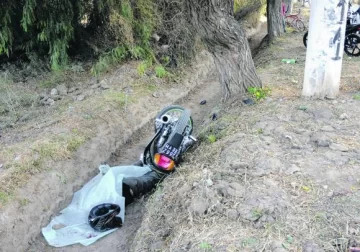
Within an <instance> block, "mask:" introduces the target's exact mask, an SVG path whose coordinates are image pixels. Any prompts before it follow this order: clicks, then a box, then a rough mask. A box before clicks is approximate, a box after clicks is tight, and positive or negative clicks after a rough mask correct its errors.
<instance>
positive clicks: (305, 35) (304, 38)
mask: <svg viewBox="0 0 360 252" xmlns="http://www.w3.org/2000/svg"><path fill="white" fill-rule="evenodd" d="M308 33H309V32H308V31H307V32H305V34H304V36H303V43H304V46H305V47H307V41H308Z"/></svg>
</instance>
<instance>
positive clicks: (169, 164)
mask: <svg viewBox="0 0 360 252" xmlns="http://www.w3.org/2000/svg"><path fill="white" fill-rule="evenodd" d="M154 163H155V165H156V166H157V167H159V168H161V169H164V170H166V171H171V170H173V169H174V168H175V162H174V160H172V159H171V158H168V157H167V156H164V155H162V154H160V153H156V154H155V156H154Z"/></svg>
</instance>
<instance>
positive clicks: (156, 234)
mask: <svg viewBox="0 0 360 252" xmlns="http://www.w3.org/2000/svg"><path fill="white" fill-rule="evenodd" d="M302 35H303V34H302V33H291V32H290V33H288V34H286V35H285V36H284V37H282V38H280V39H278V40H277V41H276V42H275V43H274V44H272V45H271V46H269V47H267V48H265V49H263V50H261V51H260V52H259V54H258V55H257V56H256V58H255V62H256V65H257V70H258V73H259V75H260V77H261V79H262V81H263V84H264V85H265V86H266V87H269V88H270V89H271V90H272V92H271V94H270V95H268V96H267V97H266V98H265V99H264V100H262V101H261V102H259V103H257V104H255V105H253V106H245V105H244V104H242V102H241V101H239V100H235V101H232V102H231V103H230V104H227V105H225V106H223V107H222V108H221V110H220V111H219V115H220V117H219V119H218V120H217V121H215V122H211V123H210V124H209V125H207V126H206V127H205V128H203V131H202V132H201V137H202V139H203V140H204V141H203V142H202V144H201V146H199V147H198V148H197V149H196V150H195V151H194V152H193V153H191V154H190V155H189V156H188V160H187V162H186V163H184V164H183V166H182V167H181V168H179V169H178V172H177V173H176V174H174V175H173V176H171V177H169V178H167V179H166V181H164V183H162V185H161V186H160V188H159V189H158V190H157V191H156V192H155V194H154V195H153V197H152V198H151V200H149V202H148V203H147V205H146V213H145V216H144V218H143V222H142V225H141V227H140V229H139V231H138V232H137V236H136V243H135V244H134V246H133V247H132V249H131V251H276V252H285V251H306V252H315V251H316V252H319V251H341V252H343V251H344V252H345V251H349V248H350V247H360V219H359V213H360V201H359V196H360V193H359V189H360V180H359V178H358V170H359V168H360V144H359V143H360V134H359V126H360V122H359V120H360V117H359V115H360V113H359V112H360V106H359V105H360V100H359V94H360V92H359V91H360V78H359V75H358V69H359V66H360V61H359V59H356V58H349V57H347V56H344V61H343V71H342V79H341V92H340V94H339V96H338V97H337V99H335V100H309V99H304V98H302V97H301V88H302V87H301V86H302V82H303V69H304V65H305V55H306V51H305V48H304V46H303V44H302ZM283 58H287V59H288V58H294V59H296V64H286V63H282V62H281V59H283ZM209 136H212V137H211V138H210V137H209ZM210 139H211V140H210ZM214 139H216V141H215V142H214ZM209 140H210V141H209ZM159 209H161V211H159Z"/></svg>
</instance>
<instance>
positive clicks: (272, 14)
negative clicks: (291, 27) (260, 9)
mask: <svg viewBox="0 0 360 252" xmlns="http://www.w3.org/2000/svg"><path fill="white" fill-rule="evenodd" d="M266 13H267V26H268V35H269V36H268V41H269V43H270V42H271V41H272V40H273V39H274V38H275V37H279V36H280V35H281V34H283V33H284V32H285V23H284V17H283V16H282V14H281V13H282V9H281V0H267V6H266Z"/></svg>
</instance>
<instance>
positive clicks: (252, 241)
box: [241, 237, 258, 247]
mask: <svg viewBox="0 0 360 252" xmlns="http://www.w3.org/2000/svg"><path fill="white" fill-rule="evenodd" d="M257 242H258V241H257V240H256V239H255V238H253V237H250V238H247V239H245V240H243V241H242V242H241V245H242V247H251V246H253V245H255V244H257Z"/></svg>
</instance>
